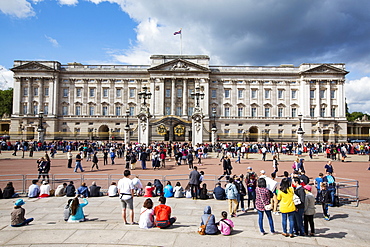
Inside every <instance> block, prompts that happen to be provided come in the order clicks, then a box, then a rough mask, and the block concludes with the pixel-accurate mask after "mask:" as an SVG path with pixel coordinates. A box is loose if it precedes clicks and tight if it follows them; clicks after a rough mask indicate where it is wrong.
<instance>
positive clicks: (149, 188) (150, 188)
mask: <svg viewBox="0 0 370 247" xmlns="http://www.w3.org/2000/svg"><path fill="white" fill-rule="evenodd" d="M154 189H155V187H154V186H152V183H151V182H148V184H147V185H146V187H145V194H144V197H152V196H153V192H154Z"/></svg>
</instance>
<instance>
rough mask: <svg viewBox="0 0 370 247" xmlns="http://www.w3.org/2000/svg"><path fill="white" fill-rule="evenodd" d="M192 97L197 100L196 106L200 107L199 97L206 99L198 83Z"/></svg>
mask: <svg viewBox="0 0 370 247" xmlns="http://www.w3.org/2000/svg"><path fill="white" fill-rule="evenodd" d="M191 97H192V98H193V99H194V98H195V100H196V103H195V107H196V108H199V99H204V93H203V92H202V91H200V86H199V84H197V85H196V86H195V90H194V92H192V93H191Z"/></svg>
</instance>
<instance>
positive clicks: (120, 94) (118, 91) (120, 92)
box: [116, 88, 122, 98]
mask: <svg viewBox="0 0 370 247" xmlns="http://www.w3.org/2000/svg"><path fill="white" fill-rule="evenodd" d="M121 96H122V89H120V88H117V89H116V97H117V98H120V97H121Z"/></svg>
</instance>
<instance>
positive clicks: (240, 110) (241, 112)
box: [238, 107, 244, 117]
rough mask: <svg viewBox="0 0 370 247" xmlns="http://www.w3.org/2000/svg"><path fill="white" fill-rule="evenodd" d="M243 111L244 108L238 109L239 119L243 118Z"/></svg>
mask: <svg viewBox="0 0 370 247" xmlns="http://www.w3.org/2000/svg"><path fill="white" fill-rule="evenodd" d="M243 110H244V108H243V107H239V108H238V117H242V116H243Z"/></svg>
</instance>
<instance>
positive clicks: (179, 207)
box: [0, 196, 370, 247]
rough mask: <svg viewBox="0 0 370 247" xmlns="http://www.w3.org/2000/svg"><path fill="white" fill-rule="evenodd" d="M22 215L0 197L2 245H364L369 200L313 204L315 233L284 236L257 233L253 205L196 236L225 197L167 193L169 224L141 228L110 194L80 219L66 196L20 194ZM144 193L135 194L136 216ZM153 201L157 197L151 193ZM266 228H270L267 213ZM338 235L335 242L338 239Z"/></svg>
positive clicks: (92, 201)
mask: <svg viewBox="0 0 370 247" xmlns="http://www.w3.org/2000/svg"><path fill="white" fill-rule="evenodd" d="M23 199H24V200H25V202H26V204H25V205H24V206H23V207H24V208H25V209H26V217H33V218H35V220H34V221H33V222H32V223H31V224H30V225H28V226H24V227H19V228H13V227H11V226H9V224H10V213H11V211H12V208H13V203H14V201H15V200H12V199H3V200H0V245H2V246H119V245H127V246H191V247H193V246H195V245H196V246H222V247H226V246H369V245H370V234H369V229H370V215H369V213H368V212H369V211H368V210H369V209H370V208H369V205H367V204H363V205H360V207H351V206H342V207H333V208H330V209H329V213H330V215H331V220H330V221H326V220H324V219H323V217H322V211H321V206H316V218H315V228H316V236H314V237H294V238H286V237H284V236H282V235H281V234H278V235H272V234H267V235H264V236H261V235H260V233H259V230H258V222H257V220H258V215H257V213H255V212H253V211H248V212H247V213H239V216H238V217H237V218H232V220H233V221H234V224H235V227H234V231H233V233H232V235H231V236H222V235H216V236H201V235H199V234H198V233H197V232H196V231H197V228H198V225H199V223H200V216H201V215H202V213H203V208H204V207H205V206H206V205H210V206H211V207H212V212H213V213H214V214H215V216H216V220H219V219H220V215H221V211H223V210H227V208H228V207H227V202H226V201H217V200H214V199H209V200H195V201H194V200H191V199H186V198H179V199H177V198H169V199H168V200H167V205H169V206H171V207H172V211H173V213H172V215H173V216H176V217H177V221H176V222H175V224H174V225H173V226H172V227H170V228H169V229H158V228H152V229H140V228H139V227H138V225H125V224H124V223H123V221H122V218H121V208H120V203H119V199H118V198H117V197H116V198H109V197H106V196H105V197H97V198H96V197H94V198H88V201H89V204H88V205H87V206H86V207H85V208H84V210H85V215H86V216H87V218H88V219H89V220H88V221H86V222H81V223H67V222H65V221H64V220H63V208H64V205H65V204H66V202H67V200H68V198H66V197H50V198H42V199H28V198H23ZM145 199H146V198H144V197H135V198H134V206H135V221H138V220H139V212H140V208H141V206H142V204H143V202H144V200H145ZM152 199H153V201H154V203H155V205H157V204H158V198H152ZM273 218H274V223H275V229H276V230H277V231H278V232H281V231H282V228H281V216H276V215H274V216H273ZM264 227H265V231H266V232H269V227H268V223H267V219H265V221H264ZM339 241H340V242H339Z"/></svg>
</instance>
